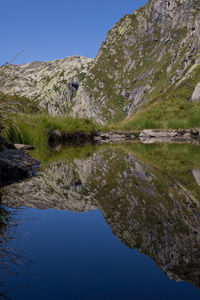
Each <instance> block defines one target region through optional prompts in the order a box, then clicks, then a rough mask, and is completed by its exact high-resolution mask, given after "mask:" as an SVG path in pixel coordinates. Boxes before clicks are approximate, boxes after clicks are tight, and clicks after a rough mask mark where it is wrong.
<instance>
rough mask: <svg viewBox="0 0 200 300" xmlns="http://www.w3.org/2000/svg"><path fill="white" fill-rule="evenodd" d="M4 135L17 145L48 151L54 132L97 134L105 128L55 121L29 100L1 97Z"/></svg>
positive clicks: (70, 120)
mask: <svg viewBox="0 0 200 300" xmlns="http://www.w3.org/2000/svg"><path fill="white" fill-rule="evenodd" d="M0 115H1V119H0V126H1V135H2V136H3V137H4V138H6V139H8V140H10V141H11V142H14V143H22V144H30V145H32V146H35V147H40V148H45V147H47V144H48V134H49V132H50V131H52V130H56V129H58V130H61V131H63V132H69V133H72V132H87V133H88V132H95V131H98V130H101V129H102V127H101V126H100V125H98V124H96V123H95V122H94V121H92V120H89V119H80V118H72V117H53V116H50V115H49V114H47V113H46V112H42V111H41V110H40V109H39V108H38V107H37V105H36V104H35V103H34V102H33V101H30V100H28V99H26V98H23V97H17V96H8V95H2V94H1V95H0Z"/></svg>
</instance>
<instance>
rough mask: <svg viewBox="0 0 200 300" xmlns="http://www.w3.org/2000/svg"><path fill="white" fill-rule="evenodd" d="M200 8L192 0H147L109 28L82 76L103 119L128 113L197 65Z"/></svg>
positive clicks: (177, 81) (120, 117)
mask: <svg viewBox="0 0 200 300" xmlns="http://www.w3.org/2000/svg"><path fill="white" fill-rule="evenodd" d="M199 9H200V1H196V0H189V1H188V0H182V1H175V0H169V1H165V0H152V1H150V2H149V3H147V5H145V6H144V7H143V8H141V9H139V10H137V11H135V12H134V13H133V14H132V15H126V16H125V17H124V18H122V19H121V20H120V21H119V22H118V23H117V24H116V25H115V26H114V27H113V28H112V29H111V30H110V32H109V33H108V35H107V38H106V41H105V42H104V43H103V44H102V47H101V49H100V51H99V54H98V56H97V58H96V60H95V63H94V64H93V67H92V68H91V72H90V77H89V78H88V80H87V84H88V86H89V88H90V92H91V93H92V95H93V98H94V101H95V102H96V103H99V102H101V103H102V102H103V103H104V106H103V109H102V110H101V111H100V114H101V115H103V116H104V117H105V119H107V120H110V119H112V120H116V121H118V120H121V119H123V118H125V117H127V116H130V115H131V114H132V113H133V112H135V111H136V110H137V109H138V107H140V105H141V104H143V103H144V102H148V101H150V100H151V99H155V98H158V97H159V95H160V94H162V93H164V92H165V91H167V90H168V89H169V88H173V89H176V87H177V84H178V83H179V82H180V80H182V79H187V77H189V76H191V75H192V72H193V71H194V70H195V68H196V67H197V66H198V65H199V63H200V60H199V59H198V58H199V54H200V53H199V46H200V39H199V36H200V14H199ZM191 68H192V69H191ZM189 70H190V71H189ZM188 71H189V72H188ZM186 74H187V75H186ZM194 88H195V86H194Z"/></svg>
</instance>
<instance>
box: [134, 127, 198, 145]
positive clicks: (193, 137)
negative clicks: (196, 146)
mask: <svg viewBox="0 0 200 300" xmlns="http://www.w3.org/2000/svg"><path fill="white" fill-rule="evenodd" d="M139 139H140V141H141V142H143V143H146V144H148V143H150V144H153V143H163V142H169V143H176V142H182V143H184V142H197V143H200V129H198V128H196V129H179V130H167V131H162V130H158V129H157V130H156V129H145V130H142V131H141V133H140V135H139Z"/></svg>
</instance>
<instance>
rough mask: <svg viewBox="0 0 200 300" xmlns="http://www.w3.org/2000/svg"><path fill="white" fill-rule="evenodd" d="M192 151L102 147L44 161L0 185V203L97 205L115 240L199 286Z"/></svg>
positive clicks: (199, 161)
mask: <svg viewBox="0 0 200 300" xmlns="http://www.w3.org/2000/svg"><path fill="white" fill-rule="evenodd" d="M198 152H199V148H198V147H197V146H191V145H185V146H183V145H174V146H173V147H172V146H170V145H156V146H154V145H136V144H134V145H123V146H120V145H118V146H109V147H104V148H101V149H100V150H99V151H95V152H94V153H92V155H91V156H90V157H87V156H86V157H84V158H83V159H82V158H77V159H76V158H74V159H73V160H68V159H67V160H61V161H60V160H58V161H54V162H51V163H50V165H49V166H48V167H47V168H45V169H44V170H43V171H41V173H40V174H39V175H38V176H36V177H34V178H32V179H29V180H27V181H24V182H20V183H18V184H14V185H12V186H9V187H7V188H4V189H3V190H2V203H3V204H4V205H7V206H12V207H21V206H29V207H36V208H39V209H47V208H54V209H64V210H69V211H75V212H85V211H90V210H94V209H96V208H99V209H100V210H101V212H102V214H103V216H104V218H105V220H106V222H107V223H108V224H109V225H110V227H111V230H112V232H113V233H114V234H115V235H116V236H117V237H118V238H119V239H120V240H121V241H122V242H123V243H125V244H126V245H127V246H129V247H130V248H137V249H139V250H140V251H141V252H143V253H145V254H147V255H148V256H150V257H151V258H152V259H153V260H154V261H155V262H156V263H157V264H158V265H159V266H160V268H161V269H162V270H163V271H164V272H165V273H166V274H167V275H168V276H169V277H170V278H171V279H173V280H176V281H181V280H184V281H187V282H190V283H193V284H194V285H195V286H196V287H198V288H200V202H199V182H200V180H199V177H200V176H199V167H200V157H199V153H198ZM6 220H7V219H6ZM7 223H8V224H9V220H7V221H6V224H7ZM6 226H7V225H6ZM2 229H3V227H2ZM1 236H2V237H3V240H4V236H3V235H2V234H1ZM5 240H6V239H5Z"/></svg>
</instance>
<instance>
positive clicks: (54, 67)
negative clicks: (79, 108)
mask: <svg viewBox="0 0 200 300" xmlns="http://www.w3.org/2000/svg"><path fill="white" fill-rule="evenodd" d="M92 61H93V60H92V59H91V58H85V57H80V56H73V57H67V58H65V59H60V60H54V61H50V62H40V61H36V62H33V63H28V64H22V65H8V66H2V67H1V68H0V92H1V93H4V94H11V95H19V96H23V97H27V98H29V99H32V100H36V101H38V102H39V103H40V106H41V107H43V108H45V109H46V110H47V111H48V112H49V113H50V114H52V115H64V114H66V113H68V112H69V111H70V110H71V108H72V106H73V105H74V103H75V101H76V96H77V92H78V89H81V82H82V79H83V78H84V76H85V75H86V73H87V70H88V67H89V65H90V64H91V62H92Z"/></svg>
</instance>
